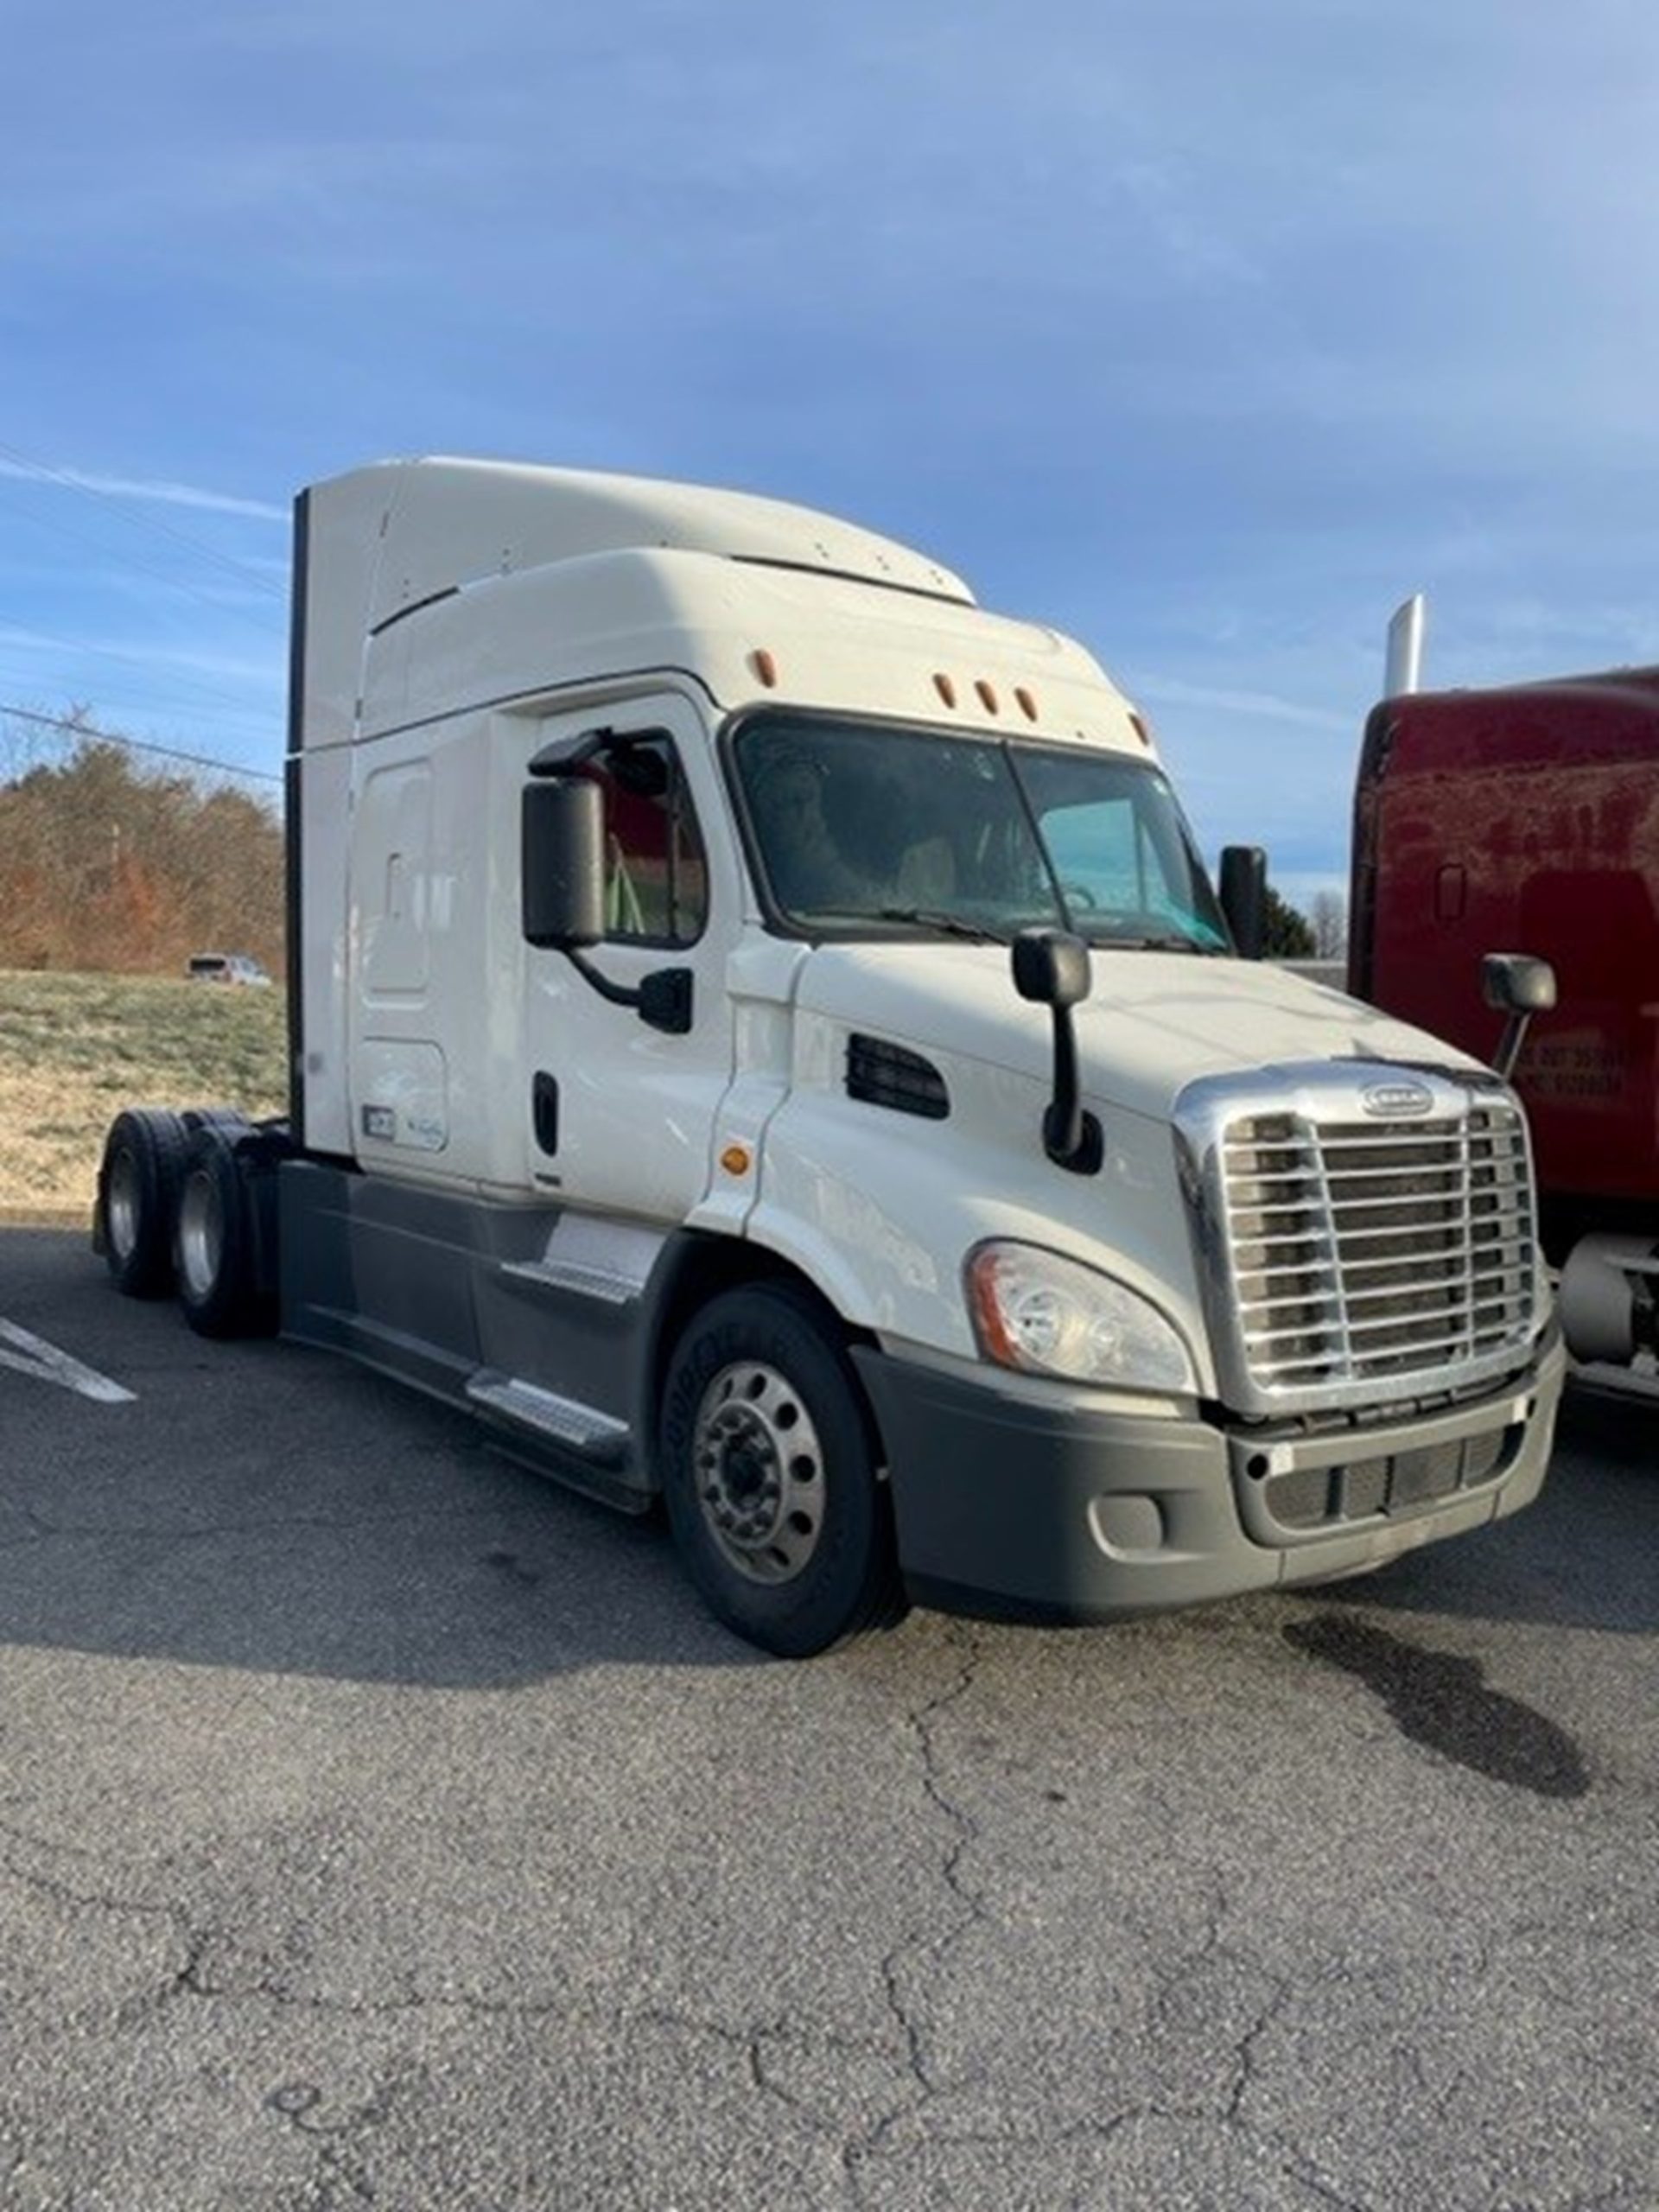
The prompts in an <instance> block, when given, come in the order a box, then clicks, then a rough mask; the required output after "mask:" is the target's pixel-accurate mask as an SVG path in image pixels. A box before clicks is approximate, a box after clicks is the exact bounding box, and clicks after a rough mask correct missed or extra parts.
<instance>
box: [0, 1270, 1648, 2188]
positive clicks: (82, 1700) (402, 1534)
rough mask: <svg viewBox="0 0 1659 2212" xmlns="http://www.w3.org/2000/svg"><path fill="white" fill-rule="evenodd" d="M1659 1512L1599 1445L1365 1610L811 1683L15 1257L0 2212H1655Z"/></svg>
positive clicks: (1169, 1623)
mask: <svg viewBox="0 0 1659 2212" xmlns="http://www.w3.org/2000/svg"><path fill="white" fill-rule="evenodd" d="M99 1386H102V1387H99ZM1656 1452H1659V1411H1656V1409H1655V1408H1652V1407H1650V1406H1638V1407H1628V1406H1619V1405H1617V1404H1608V1403H1605V1402H1597V1401H1592V1400H1590V1399H1588V1398H1580V1399H1578V1400H1577V1401H1575V1402H1573V1403H1572V1404H1571V1405H1570V1406H1569V1410H1568V1414H1567V1422H1566V1427H1565V1430H1564V1434H1563V1440H1562V1443H1561V1446H1560V1449H1559V1451H1558V1454H1557V1459H1556V1462H1555V1465H1554V1469H1553V1471H1552V1476H1551V1479H1550V1482H1549V1484H1548V1487H1547V1490H1546V1492H1545V1495H1544V1497H1543V1499H1542V1500H1541V1503H1539V1505H1538V1506H1537V1507H1535V1509H1534V1510H1532V1511H1530V1512H1529V1513H1528V1514H1525V1515H1522V1516H1519V1517H1517V1518H1516V1520H1514V1521H1512V1522H1508V1523H1506V1524H1504V1525H1503V1526H1502V1527H1501V1528H1498V1529H1491V1530H1488V1531H1484V1532H1482V1533H1481V1534H1479V1535H1474V1536H1471V1537H1465V1538H1463V1539H1459V1541H1456V1542H1454V1543H1452V1544H1448V1545H1445V1546H1441V1547H1436V1548H1432V1549H1430V1550H1427V1551H1425V1552H1422V1553H1420V1554H1416V1555H1415V1556H1414V1557H1412V1558H1410V1559H1408V1560H1404V1561H1402V1562H1401V1563H1399V1564H1398V1565H1397V1566H1395V1567H1392V1568H1390V1569H1389V1570H1387V1571H1386V1572H1385V1573H1382V1574H1380V1575H1377V1576H1376V1577H1374V1578H1372V1579H1370V1580H1366V1581H1361V1582H1355V1583H1350V1584H1347V1585H1344V1586H1341V1587H1340V1588H1338V1589H1333V1590H1330V1591H1325V1592H1317V1591H1316V1592H1311V1593H1308V1594H1305V1595H1302V1596H1300V1597H1294V1598H1292V1597H1283V1598H1280V1597H1268V1598H1257V1599H1249V1600H1247V1601H1243V1602H1240V1603H1237V1604H1234V1605H1227V1606H1217V1607H1213V1608H1209V1609H1206V1610H1205V1611H1198V1612H1192V1613H1188V1614H1184V1615H1179V1616H1175V1617H1172V1618H1165V1619H1160V1620H1156V1621H1152V1622H1147V1623H1145V1624H1139V1625H1135V1626H1133V1627H1128V1628H1119V1629H1115V1630H1065V1631H1053V1630H1047V1631H1043V1630H1023V1629H1015V1628H1001V1627H997V1628H991V1627H986V1626H983V1625H978V1624H968V1623H963V1622H959V1621H951V1620H947V1619H945V1618H941V1617H939V1616H937V1615H932V1614H925V1613H918V1614H915V1615H912V1618H910V1620H909V1621H908V1622H907V1623H906V1624H905V1625H904V1626H903V1627H901V1628H900V1629H899V1630H895V1631H893V1633H891V1634H888V1635H885V1636H882V1637H877V1638H874V1639H873V1640H871V1641H868V1642H867V1643H863V1644H861V1645H858V1646H855V1647H854V1648H853V1649H850V1650H848V1651H845V1652H842V1653H840V1654H836V1655H835V1656H831V1657H829V1658H828V1659H824V1660H821V1661H817V1662H812V1663H810V1664H806V1665H794V1666H791V1665H787V1664H785V1663H781V1662H772V1661H770V1660H766V1659H764V1658H762V1657H761V1656H760V1655H758V1654H756V1653H754V1652H753V1651H751V1650H749V1649H747V1647H745V1646H743V1645H741V1644H740V1643H735V1642H734V1641H733V1640H732V1639H731V1638H730V1637H728V1636H727V1635H726V1634H725V1633H724V1631H722V1630H721V1629H719V1628H718V1627H716V1626H715V1625H714V1624H712V1623H711V1622H710V1621H709V1619H708V1618H706V1617H705V1616H704V1615H703V1614H702V1612H701V1611H700V1610H699V1608H698V1606H697V1605H696V1600H695V1599H694V1598H693V1597H692V1596H691V1594H690V1591H689V1590H688V1588H687V1587H686V1586H684V1585H683V1582H682V1580H681V1579H680V1577H679V1575H678V1573H677V1569H676V1567H675V1563H674V1560H673V1557H672V1555H671V1551H670V1548H669V1546H668V1543H667V1541H666V1539H665V1537H664V1535H663V1534H662V1532H661V1531H660V1529H658V1528H657V1527H655V1526H654V1525H652V1524H638V1523H633V1522H625V1521H620V1520H617V1519H613V1518H612V1517H610V1516H607V1515H606V1514H605V1513H604V1512H603V1511H602V1510H600V1509H598V1508H596V1507H594V1506H591V1505H589V1504H588V1503H584V1502H583V1501H582V1500H581V1499H579V1498H576V1497H573V1496H570V1495H568V1494H567V1493H565V1492H563V1491H560V1490H559V1489H557V1488H556V1487H555V1486H553V1485H551V1484H548V1483H546V1482H545V1481H543V1480H542V1479H540V1478H537V1477H536V1476H534V1475H531V1474H529V1473H526V1472H524V1471H519V1470H518V1469H517V1468H515V1467H514V1466H512V1465H509V1464H508V1463H506V1462H505V1461H504V1460H502V1459H499V1457H497V1456H495V1455H494V1454H493V1452H491V1450H490V1449H489V1447H488V1446H487V1443H486V1440H485V1439H484V1437H483V1435H482V1433H480V1431H479V1430H477V1429H476V1428H475V1427H473V1426H472V1425H471V1424H469V1423H468V1422H467V1421H464V1420H463V1419H461V1417H459V1416H457V1415H454V1414H451V1413H449V1412H448V1411H447V1410H445V1409H443V1408H440V1407H437V1406H435V1405H433V1404H431V1403H429V1402H424V1401H423V1400H421V1399H418V1398H416V1397H414V1396H412V1395H407V1394H405V1393H404V1392H401V1391H399V1390H398V1389H396V1388H395V1387H394V1386H392V1385H391V1384H390V1383H384V1382H381V1381H379V1380H378V1379H376V1378H375V1377H373V1376H369V1375H366V1374H364V1373H362V1372H360V1371H358V1370H353V1369H352V1368H350V1367H348V1366H346V1365H345V1364H343V1363H337V1362H334V1361H332V1360H330V1359H328V1358H327V1357H323V1356H321V1355H318V1354H315V1353H310V1352H306V1351H298V1350H296V1349H294V1348H292V1347H289V1346H285V1345H282V1344H238V1345H226V1346H219V1345H211V1344H204V1343H201V1342H200V1341H198V1340H197V1339H196V1338H194V1337H192V1336H191V1335H190V1334H189V1333H188V1331H187V1330H186V1329H185V1327H184V1325H183V1324H182V1322H181V1320H180V1319H179V1318H178V1316H177V1314H176V1313H175V1311H174V1310H173V1309H172V1308H171V1307H170V1306H165V1305H162V1306H137V1305H133V1304H130V1303H127V1302H125V1301H123V1300H119V1299H118V1298H117V1297H116V1296H115V1295H114V1294H113V1293H112V1292H111V1290H110V1289H109V1288H108V1287H107V1285H106V1283H105V1280H104V1277H103V1274H102V1270H101V1268H100V1267H99V1263H98V1262H95V1261H94V1260H93V1259H92V1256H91V1255H90V1254H89V1253H88V1251H87V1250H86V1243H85V1240H84V1238H81V1237H79V1236H67V1235H62V1234H50V1233H46V1232H37V1231H24V1230H13V1231H5V1232H0V2205H3V2206H4V2207H6V2208H8V2212H10V2208H14V2207H16V2208H29V2212H47V2208H50V2212H175V2208H176V2209H177V2212H207V2209H208V2208H213V2212H220V2208H228V2207H234V2208H237V2212H266V2209H269V2212H277V2209H278V2208H282V2212H289V2208H292V2212H300V2208H336V2209H340V2212H343V2208H354V2207H359V2206H369V2205H373V2206H378V2207H382V2208H397V2212H423V2208H426V2207H433V2208H436V2207H440V2206H442V2207H445V2208H449V2209H450V2212H485V2208H491V2212H505V2208H521V2207H541V2206H549V2207H558V2208H562V2209H563V2208H567V2207H570V2208H575V2207H587V2206H594V2207H601V2206H602V2207H606V2208H611V2209H612V2212H619V2209H620V2208H633V2207H639V2208H650V2209H651V2212H669V2208H678V2212H692V2208H702V2207H715V2206H718V2207H729V2208H747V2207H766V2208H788V2207H793V2206H802V2207H818V2206H824V2207H840V2206H845V2207H849V2208H865V2207H868V2208H872V2209H874V2208H893V2212H899V2209H900V2208H903V2212H914V2208H918V2207H932V2206H942V2207H943V2206H969V2207H982V2206H983V2207H996V2208H1005V2207H1006V2208H1014V2207H1031V2208H1034V2209H1035V2208H1041V2212H1049V2208H1056V2207H1064V2206H1074V2205H1075V2206H1089V2207H1113V2208H1116V2207H1141V2206H1154V2205H1155V2206H1157V2207H1160V2208H1165V2207H1179V2206H1212V2207H1216V2208H1226V2212H1243V2208H1249V2207H1268V2206H1273V2207H1281V2206H1282V2207H1294V2208H1304V2207H1305V2208H1308V2212H1313V2208H1330V2207H1344V2208H1351V2209H1352V2212H1361V2208H1378V2212H1380V2209H1381V2208H1385V2207H1386V2208H1400V2212H1407V2209H1408V2208H1409V2212H1423V2208H1425V2207H1436V2208H1459V2207H1471V2208H1475V2207H1479V2208H1499V2207H1503V2208H1514V2212H1520V2208H1537V2209H1538V2212H1546V2208H1548V2212H1591V2208H1592V2207H1593V2208H1606V2212H1615V2208H1616V2209H1617V2212H1639V2208H1643V2207H1659V2005H1656V2003H1655V1998H1654V1992H1655V1989H1656V1987H1659V1912H1656V1888H1659V1882H1656V1863H1659V1862H1656V1849H1655V1847H1656V1828H1659V1819H1656V1815H1659V1666H1656V1657H1659V1467H1656V1464H1655V1462H1656Z"/></svg>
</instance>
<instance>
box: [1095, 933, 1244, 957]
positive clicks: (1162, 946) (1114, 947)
mask: <svg viewBox="0 0 1659 2212" xmlns="http://www.w3.org/2000/svg"><path fill="white" fill-rule="evenodd" d="M1089 943H1090V944H1092V945H1096V946H1098V947H1099V949H1100V950H1101V951H1103V952H1196V953H1197V954H1198V957H1200V959H1204V960H1217V959H1220V958H1221V957H1224V955H1225V953H1226V950H1227V948H1226V946H1225V945H1224V944H1201V943H1200V942H1199V940H1198V938H1195V937H1182V936H1180V935H1179V934H1172V935H1170V936H1168V937H1091V938H1090V939H1089Z"/></svg>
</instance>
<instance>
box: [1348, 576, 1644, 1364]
mask: <svg viewBox="0 0 1659 2212" xmlns="http://www.w3.org/2000/svg"><path fill="white" fill-rule="evenodd" d="M1402 640H1403V643H1402ZM1420 652H1421V601H1418V602H1408V606H1407V607H1402V609H1401V610H1400V613H1399V614H1398V615H1396V617H1395V631H1394V632H1392V633H1391V651H1390V655H1389V683H1388V685H1387V691H1388V696H1385V697H1384V698H1383V701H1382V702H1381V703H1380V704H1379V705H1377V706H1376V708H1375V709H1373V710H1372V712H1371V715H1370V719H1369V721H1368V722H1367V725H1366V730H1365V740H1364V746H1363V752H1362V754H1361V759H1360V766H1359V777H1358V783H1357V790H1356V793H1355V804H1354V831H1353V851H1352V883H1351V909H1350V912H1351V930H1350V949H1349V976H1348V982H1349V988H1350V990H1351V992H1352V993H1353V995H1355V996H1356V997H1358V998H1363V999H1366V1000H1369V1001H1370V1002H1371V1003H1373V1004H1374V1005H1376V1006H1378V1007H1384V1008H1386V1009H1387V1010H1388V1011H1389V1013H1391V1014H1399V1015H1402V1016H1404V1017H1405V1018H1406V1019H1407V1020H1410V1021H1413V1022H1415V1023H1417V1024H1419V1025H1420V1026H1421V1027H1423V1028H1425V1029H1430V1030H1433V1031H1434V1032H1435V1033H1437V1034H1439V1035H1440V1036H1443V1037H1446V1038H1448V1039H1452V1041H1453V1042H1454V1043H1457V1044H1459V1045H1461V1046H1464V1047H1465V1050H1467V1051H1469V1052H1473V1053H1475V1054H1477V1055H1478V1056H1479V1057H1480V1058H1485V1059H1491V1058H1493V1056H1494V1053H1495V1052H1496V1050H1497V1047H1498V1045H1499V1031H1500V1028H1501V1026H1502V1017H1501V1015H1500V1014H1497V1013H1496V1012H1494V1011H1493V1010H1492V1009H1491V1007H1490V1006H1489V1005H1487V1004H1486V1003H1484V1002H1483V997H1482V988H1481V956H1482V955H1483V954H1484V952H1485V951H1486V950H1488V949H1489V948H1491V946H1493V945H1498V944H1503V945H1507V946H1512V947H1513V948H1515V949H1516V950H1519V951H1524V952H1526V953H1530V954H1536V955H1540V956H1541V957H1542V958H1544V959H1545V960H1547V961H1548V962H1549V963H1550V964H1551V965H1552V967H1553V968H1554V972H1555V977H1556V983H1557V1000H1556V1005H1555V1007H1554V1010H1553V1011H1552V1012H1548V1013H1545V1014H1541V1015H1539V1017H1538V1018H1537V1019H1536V1020H1535V1022H1534V1023H1533V1025H1532V1027H1531V1030H1530V1033H1529V1036H1528V1038H1527V1041H1526V1043H1525V1045H1524V1046H1523V1048H1522V1052H1521V1054H1520V1057H1519V1059H1518V1061H1517V1063H1516V1070H1515V1076H1514V1080H1515V1082H1516V1086H1517V1088H1518V1089H1519V1090H1520V1092H1521V1094H1522V1098H1523V1099H1524V1100H1525V1103H1526V1106H1527V1110H1528V1115H1529V1119H1530V1122H1531V1125H1532V1132H1533V1141H1534V1146H1535V1156H1536V1163H1537V1173H1538V1183H1539V1192H1540V1199H1541V1214H1542V1225H1543V1230H1544V1239H1545V1245H1546V1249H1547V1250H1548V1255H1549V1257H1550V1259H1551V1261H1552V1262H1554V1264H1555V1265H1556V1266H1557V1267H1559V1268H1560V1269H1561V1286H1560V1290H1561V1313H1562V1320H1563V1323H1564V1325H1565V1328H1566V1332H1567V1343H1568V1346H1569V1348H1570V1349H1571V1350H1572V1351H1573V1354H1574V1356H1575V1357H1577V1358H1579V1359H1580V1360H1581V1361H1596V1362H1600V1361H1612V1362H1617V1363H1621V1364H1635V1365H1637V1366H1639V1367H1643V1368H1650V1367H1651V1365H1652V1363H1653V1357H1654V1355H1655V1353H1656V1352H1659V1256H1656V1255H1659V1058H1656V1034H1659V668H1637V669H1612V670H1608V671H1605V672H1602V673H1599V674H1595V675H1588V676H1573V677H1560V678H1558V679H1554V680H1551V681H1549V682H1545V683H1520V684H1506V685H1497V686H1494V687H1492V688H1491V689H1482V690H1463V691H1439V692H1436V691H1422V690H1418V689H1417V688H1416V672H1417V667H1418V663H1419V657H1420Z"/></svg>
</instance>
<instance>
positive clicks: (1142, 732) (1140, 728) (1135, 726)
mask: <svg viewBox="0 0 1659 2212" xmlns="http://www.w3.org/2000/svg"><path fill="white" fill-rule="evenodd" d="M1129 728H1131V729H1132V730H1133V731H1134V732H1135V735H1136V736H1137V737H1138V738H1139V739H1140V741H1141V744H1142V745H1150V744H1151V743H1152V732H1151V731H1150V730H1149V729H1148V728H1147V726H1146V724H1145V722H1143V721H1141V717H1140V715H1137V714H1136V713H1135V709H1133V708H1131V709H1129Z"/></svg>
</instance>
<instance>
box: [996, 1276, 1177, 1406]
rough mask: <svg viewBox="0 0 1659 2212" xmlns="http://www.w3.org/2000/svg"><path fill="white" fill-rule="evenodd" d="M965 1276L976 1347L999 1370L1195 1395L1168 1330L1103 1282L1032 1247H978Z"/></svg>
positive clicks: (1155, 1315)
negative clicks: (977, 1341)
mask: <svg viewBox="0 0 1659 2212" xmlns="http://www.w3.org/2000/svg"><path fill="white" fill-rule="evenodd" d="M966 1274H967V1287H968V1309H969V1313H971V1314H972V1316H973V1322H974V1333H975V1335H976V1337H977V1338H978V1339H979V1349H980V1351H981V1352H982V1354H983V1356H984V1357H986V1358H987V1359H991V1360H995V1362H996V1363H997V1364H998V1366H999V1367H1017V1368H1023V1369H1024V1370H1027V1372H1028V1373H1030V1374H1033V1375H1061V1376H1065V1377H1066V1378H1067V1379H1068V1380H1069V1381H1071V1382H1074V1383H1120V1384H1128V1385H1129V1386H1132V1387H1138V1388H1140V1389H1159V1390H1196V1389H1197V1388H1198V1379H1197V1377H1196V1376H1194V1374H1193V1372H1192V1360H1191V1358H1190V1357H1189V1356H1188V1354H1187V1349H1186V1346H1185V1344H1184V1343H1183V1342H1182V1341H1181V1338H1180V1337H1179V1334H1178V1333H1177V1332H1176V1330H1175V1328H1174V1325H1173V1323H1171V1322H1169V1321H1166V1319H1165V1318H1164V1316H1163V1315H1162V1314H1161V1313H1160V1312H1159V1311H1158V1308H1157V1307H1156V1306H1154V1305H1152V1304H1151V1303H1150V1301H1149V1300H1147V1299H1144V1298H1142V1297H1141V1295H1140V1294H1139V1293H1138V1292H1136V1291H1133V1290H1129V1289H1128V1288H1126V1287H1125V1286H1124V1285H1123V1284H1122V1283H1121V1282H1114V1281H1113V1280H1112V1278H1111V1277H1110V1276H1109V1275H1103V1274H1096V1271H1095V1269H1094V1268H1085V1267H1083V1266H1081V1265H1080V1264H1079V1263H1078V1262H1077V1261H1076V1260H1063V1259H1062V1258H1061V1257H1060V1255H1059V1254H1058V1252H1045V1251H1044V1250H1042V1249H1041V1248H1040V1247H1039V1246H1038V1245H1035V1244H982V1245H980V1246H979V1247H978V1248H977V1249H976V1250H975V1251H973V1252H970V1253H969V1255H968V1266H967V1270H966Z"/></svg>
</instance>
